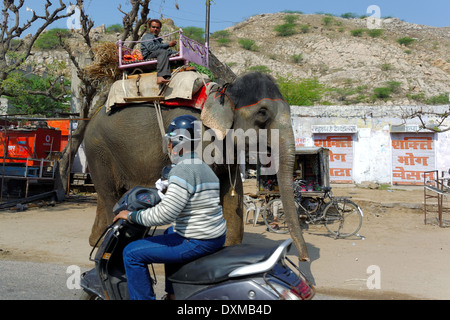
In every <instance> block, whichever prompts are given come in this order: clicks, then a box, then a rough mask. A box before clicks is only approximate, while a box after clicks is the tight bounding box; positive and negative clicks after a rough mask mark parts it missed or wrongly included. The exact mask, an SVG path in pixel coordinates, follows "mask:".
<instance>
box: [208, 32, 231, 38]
mask: <svg viewBox="0 0 450 320" xmlns="http://www.w3.org/2000/svg"><path fill="white" fill-rule="evenodd" d="M230 36H231V33H230V31H228V30H219V31H216V32H214V33H213V34H212V35H211V37H212V38H213V39H224V38H226V39H228V38H229V37H230Z"/></svg>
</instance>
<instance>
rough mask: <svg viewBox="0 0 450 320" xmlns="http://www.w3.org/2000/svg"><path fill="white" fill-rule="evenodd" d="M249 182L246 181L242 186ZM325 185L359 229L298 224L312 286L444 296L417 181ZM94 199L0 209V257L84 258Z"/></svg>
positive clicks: (355, 294)
mask: <svg viewBox="0 0 450 320" xmlns="http://www.w3.org/2000/svg"><path fill="white" fill-rule="evenodd" d="M251 187H252V186H251V181H250V182H247V183H246V190H249V189H251ZM333 190H334V193H335V195H346V196H352V198H353V200H354V201H355V202H356V203H358V204H359V205H360V206H361V207H362V209H363V211H364V214H365V216H364V221H363V226H362V228H361V230H360V232H359V233H360V235H361V236H362V237H353V238H349V239H337V240H334V239H333V238H332V237H330V236H329V235H328V233H327V231H326V230H325V228H324V227H321V226H320V227H319V226H311V227H310V228H309V230H307V231H305V233H304V237H305V240H306V242H307V244H308V251H309V255H310V257H311V262H310V263H302V265H301V266H302V269H303V270H305V272H306V273H307V274H308V275H309V276H310V278H311V280H312V282H313V283H314V284H315V286H316V288H317V290H318V292H321V293H325V294H332V295H341V296H346V297H350V298H355V299H361V298H363V299H450V272H449V271H448V266H449V265H450V241H449V239H450V228H439V227H437V226H434V225H425V224H424V222H423V211H422V203H423V189H421V188H417V187H415V188H407V187H404V188H403V189H395V190H389V191H388V190H371V189H366V188H357V187H352V186H346V187H344V186H334V188H333ZM95 205H96V203H95V201H94V200H92V201H85V200H84V201H80V199H79V200H77V201H75V200H73V199H72V200H70V201H66V202H64V203H60V204H57V205H56V206H54V207H42V208H34V209H29V210H26V211H23V212H17V211H11V210H3V211H0V261H1V260H15V261H30V262H47V263H57V264H62V265H67V266H69V265H78V266H81V267H90V266H92V263H90V262H89V261H88V258H87V257H88V255H89V252H90V250H91V247H90V246H89V244H88V237H89V233H90V230H91V226H92V223H93V220H94V216H95ZM288 237H289V236H288V235H278V234H274V233H269V232H268V231H267V230H266V228H265V226H264V225H257V226H255V227H254V226H253V225H252V224H246V226H245V236H244V243H253V242H255V243H267V244H268V245H275V244H276V243H279V242H281V241H282V240H284V239H286V238H288ZM291 254H295V249H294V250H293V252H291ZM0 263H1V262H0ZM161 270H162V269H160V268H157V271H158V272H162V271H161ZM368 280H369V281H368ZM368 286H369V287H370V286H375V288H374V289H369V288H368ZM378 287H379V289H378Z"/></svg>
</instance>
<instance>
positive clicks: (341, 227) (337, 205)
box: [323, 199, 363, 238]
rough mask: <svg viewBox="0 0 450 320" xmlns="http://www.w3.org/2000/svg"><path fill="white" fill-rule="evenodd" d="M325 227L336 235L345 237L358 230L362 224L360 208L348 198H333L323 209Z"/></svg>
mask: <svg viewBox="0 0 450 320" xmlns="http://www.w3.org/2000/svg"><path fill="white" fill-rule="evenodd" d="M323 216H324V218H325V227H326V228H327V230H328V231H329V232H330V233H331V234H333V235H335V236H336V237H341V238H346V237H350V236H352V235H354V234H355V233H357V232H358V231H359V229H360V228H361V225H362V217H363V213H362V211H361V208H360V207H359V206H358V205H357V204H356V203H354V202H353V201H350V200H348V199H333V201H332V202H330V203H329V204H328V205H327V206H326V208H325V209H324V213H323Z"/></svg>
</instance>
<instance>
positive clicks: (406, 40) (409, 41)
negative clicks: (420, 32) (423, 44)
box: [397, 37, 416, 47]
mask: <svg viewBox="0 0 450 320" xmlns="http://www.w3.org/2000/svg"><path fill="white" fill-rule="evenodd" d="M414 41H416V40H415V39H413V38H411V37H402V38H399V39H397V42H398V43H399V44H400V45H404V46H406V47H407V46H409V45H410V44H412V43H413V42H414Z"/></svg>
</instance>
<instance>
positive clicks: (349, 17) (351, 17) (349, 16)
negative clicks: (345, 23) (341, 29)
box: [341, 12, 358, 19]
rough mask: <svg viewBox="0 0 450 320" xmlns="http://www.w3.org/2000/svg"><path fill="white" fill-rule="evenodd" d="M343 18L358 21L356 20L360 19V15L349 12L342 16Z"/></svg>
mask: <svg viewBox="0 0 450 320" xmlns="http://www.w3.org/2000/svg"><path fill="white" fill-rule="evenodd" d="M341 18H344V19H356V18H358V15H357V14H356V13H353V12H347V13H343V14H341Z"/></svg>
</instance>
